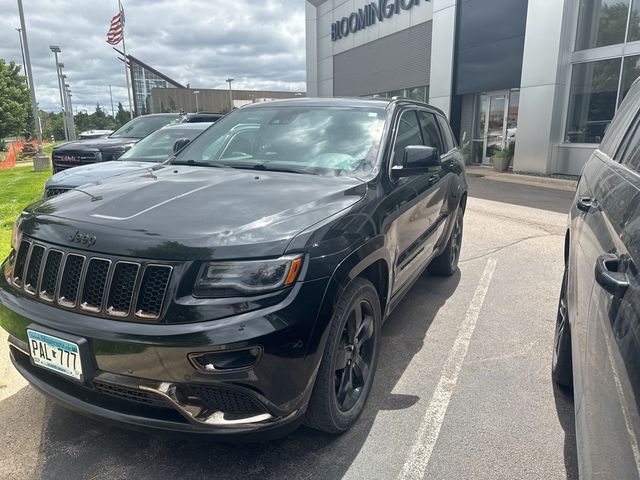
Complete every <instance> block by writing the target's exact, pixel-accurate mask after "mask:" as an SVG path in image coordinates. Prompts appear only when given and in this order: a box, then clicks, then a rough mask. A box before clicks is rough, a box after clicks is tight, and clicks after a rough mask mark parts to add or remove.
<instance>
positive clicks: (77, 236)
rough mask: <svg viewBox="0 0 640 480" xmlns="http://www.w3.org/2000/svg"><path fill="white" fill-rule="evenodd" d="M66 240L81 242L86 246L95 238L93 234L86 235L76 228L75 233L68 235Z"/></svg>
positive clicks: (94, 241) (91, 243)
mask: <svg viewBox="0 0 640 480" xmlns="http://www.w3.org/2000/svg"><path fill="white" fill-rule="evenodd" d="M67 240H69V241H70V242H75V243H81V244H83V245H86V246H87V247H90V246H92V245H93V244H94V243H96V240H97V238H96V236H95V235H86V234H84V233H82V232H80V230H76V232H75V233H73V234H71V235H69V237H68V238H67Z"/></svg>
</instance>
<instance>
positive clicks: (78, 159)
mask: <svg viewBox="0 0 640 480" xmlns="http://www.w3.org/2000/svg"><path fill="white" fill-rule="evenodd" d="M180 119H181V117H180V115H179V114H177V113H157V114H151V115H143V116H141V117H136V118H134V119H133V120H131V121H129V122H127V123H125V124H124V125H123V126H122V127H120V128H119V129H118V130H116V131H115V132H113V133H112V134H111V135H109V136H108V137H102V138H93V139H89V140H75V141H72V142H66V143H63V144H62V145H59V146H57V147H55V148H54V149H53V152H51V164H52V165H53V173H54V174H55V173H58V172H61V171H63V170H66V169H67V168H73V167H78V166H80V165H87V164H90V163H98V162H109V161H111V160H117V159H118V158H119V157H120V155H122V154H123V153H124V152H126V151H127V150H128V149H129V148H131V147H132V146H133V145H135V144H136V143H137V142H139V141H140V140H141V139H143V138H144V137H146V136H147V135H149V134H150V133H153V132H155V131H156V130H158V129H159V128H162V127H164V126H165V125H168V124H169V123H177V122H179V121H180Z"/></svg>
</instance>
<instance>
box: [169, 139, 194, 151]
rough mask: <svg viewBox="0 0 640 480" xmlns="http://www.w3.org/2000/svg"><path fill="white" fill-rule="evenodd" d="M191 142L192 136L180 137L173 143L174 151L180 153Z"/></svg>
mask: <svg viewBox="0 0 640 480" xmlns="http://www.w3.org/2000/svg"><path fill="white" fill-rule="evenodd" d="M190 142H191V139H190V138H179V139H178V140H176V143H174V144H173V153H178V152H179V151H180V150H182V149H183V148H184V147H186V146H187V144H189V143H190Z"/></svg>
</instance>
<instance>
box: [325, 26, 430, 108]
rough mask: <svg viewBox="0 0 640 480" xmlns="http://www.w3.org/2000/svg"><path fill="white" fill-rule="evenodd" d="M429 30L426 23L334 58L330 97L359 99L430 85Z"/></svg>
mask: <svg viewBox="0 0 640 480" xmlns="http://www.w3.org/2000/svg"><path fill="white" fill-rule="evenodd" d="M431 28H432V22H431V21H429V22H425V23H422V24H420V25H416V26H414V27H410V28H407V29H406V30H402V31H400V32H397V33H394V34H392V35H389V36H387V37H384V38H381V39H379V40H375V41H373V42H370V43H366V44H364V45H361V46H359V47H356V48H353V49H351V50H347V51H346V52H342V53H340V54H338V55H335V56H334V57H333V94H334V95H335V96H360V95H371V94H374V93H380V92H387V91H390V90H397V89H400V88H410V87H419V86H422V85H428V84H429V76H430V74H431V72H430V68H431Z"/></svg>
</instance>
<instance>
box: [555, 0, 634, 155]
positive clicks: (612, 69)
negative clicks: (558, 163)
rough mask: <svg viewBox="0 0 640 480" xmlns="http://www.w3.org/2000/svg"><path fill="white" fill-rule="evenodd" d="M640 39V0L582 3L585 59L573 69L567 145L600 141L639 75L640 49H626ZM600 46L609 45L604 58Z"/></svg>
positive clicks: (580, 37) (579, 35) (579, 34)
mask: <svg viewBox="0 0 640 480" xmlns="http://www.w3.org/2000/svg"><path fill="white" fill-rule="evenodd" d="M639 40H640V0H581V1H580V6H579V11H578V25H577V31H576V42H575V51H576V52H580V58H579V62H577V61H576V62H575V63H574V64H573V65H572V69H571V83H570V89H569V108H568V111H567V122H566V129H565V142H567V143H594V144H595V143H600V141H601V140H602V137H603V136H604V133H605V131H606V129H607V127H608V126H609V123H611V120H612V118H613V116H614V114H615V112H616V110H617V108H618V106H619V105H620V102H622V99H623V98H624V96H625V95H626V94H627V92H628V91H629V88H630V87H631V84H632V83H633V82H634V81H635V79H636V78H638V76H639V75H640V54H638V53H640V48H638V46H637V45H633V44H631V45H627V44H628V43H629V42H637V41H639ZM600 47H609V49H608V50H604V52H606V53H605V55H603V53H602V52H603V50H593V49H598V48H600ZM590 50H593V51H590ZM603 56H604V57H605V58H603ZM606 57H610V58H606ZM589 59H593V60H592V61H588V60H589Z"/></svg>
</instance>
